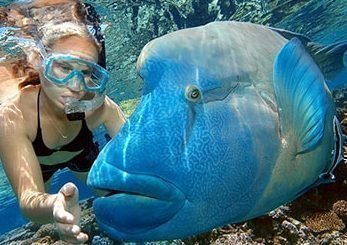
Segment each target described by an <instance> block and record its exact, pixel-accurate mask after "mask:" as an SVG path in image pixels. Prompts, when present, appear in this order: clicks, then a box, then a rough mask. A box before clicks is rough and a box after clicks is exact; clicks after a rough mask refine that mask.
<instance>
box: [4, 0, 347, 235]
mask: <svg viewBox="0 0 347 245" xmlns="http://www.w3.org/2000/svg"><path fill="white" fill-rule="evenodd" d="M23 1H24V0H23ZM254 1H255V0H253V2H254ZM10 2H12V1H8V0H5V1H0V6H4V5H6V4H8V3H10ZM89 2H92V3H95V4H97V5H98V6H97V9H98V10H99V11H100V12H102V13H103V14H105V15H106V16H105V17H106V19H105V20H104V21H105V22H112V21H113V16H112V15H115V14H117V13H116V12H117V8H116V7H115V5H116V3H115V2H116V1H110V0H96V1H89ZM119 2H121V3H122V4H124V2H125V1H119ZM129 2H132V1H129ZM143 2H148V3H147V4H149V2H151V1H143ZM152 2H153V3H152V4H154V2H156V3H157V2H163V1H152ZM167 2H170V1H167ZM180 2H181V1H180ZM187 2H188V1H187ZM210 2H211V1H210ZM237 2H242V1H237ZM263 2H266V1H263ZM283 2H286V1H283ZM293 2H294V1H293ZM298 2H300V1H298ZM302 2H305V5H303V7H302V8H300V9H298V10H296V12H295V14H294V15H288V16H286V17H283V18H279V19H278V21H276V22H275V23H267V24H272V25H273V26H275V27H279V28H284V29H288V30H291V31H295V32H299V33H302V34H305V35H307V36H309V37H310V38H312V39H313V40H314V41H316V42H321V43H324V44H329V43H332V42H336V41H340V40H347V21H346V20H347V8H346V6H347V0H334V1H333V0H311V1H302ZM163 5H164V4H163ZM113 7H114V9H113ZM183 15H184V13H183ZM123 18H124V19H123V20H122V21H123V22H122V23H120V24H119V23H117V24H119V25H120V26H123V27H124V26H128V25H129V26H130V24H129V23H128V22H129V20H128V19H127V18H128V17H127V16H126V15H124V17H123ZM202 19H203V18H202ZM186 22H188V20H186ZM194 24H195V25H199V24H200V25H201V24H205V23H204V22H203V20H202V21H200V22H199V21H197V20H196V21H195V22H194ZM187 26H189V25H187ZM117 28H118V26H114V28H111V29H110V30H109V33H108V34H106V38H107V39H108V40H112V41H113V40H118V39H117V38H118V37H116V36H115V34H114V33H117V32H113V31H114V30H116V29H117ZM119 28H121V27H119ZM117 34H119V32H118V33H117ZM113 35H114V36H113ZM126 38H128V37H126ZM112 41H109V42H106V43H109V44H110V43H112ZM128 42H129V41H128ZM113 43H114V41H113ZM144 43H146V41H144ZM123 44H124V45H129V46H130V47H129V52H130V51H133V50H132V49H131V48H132V46H133V45H134V44H129V43H128V44H127V43H126V41H124V43H123ZM107 49H108V50H109V51H110V52H109V53H108V65H109V69H110V72H111V77H115V78H117V77H119V72H120V71H119V70H116V69H117V68H115V67H116V65H114V63H115V62H114V60H113V59H116V58H115V56H117V55H119V54H118V53H117V52H116V51H115V47H112V45H111V46H108V47H107ZM113 51H114V52H113ZM136 51H138V50H136ZM118 80H122V79H118ZM116 82H117V81H116ZM120 82H123V80H122V81H120ZM123 86H125V87H122V91H123V93H126V94H127V93H128V91H129V88H127V87H130V86H129V85H123ZM115 91H116V92H117V93H118V94H120V93H119V92H118V91H117V90H115ZM124 91H125V92H124ZM111 98H112V96H111ZM96 135H97V138H98V140H99V141H100V144H101V145H103V144H104V143H105V140H104V138H103V131H102V129H100V130H99V131H97V132H96ZM67 181H72V182H74V183H76V185H77V186H78V188H79V189H80V196H81V198H82V199H83V198H87V197H89V196H91V190H90V189H89V188H88V187H86V186H85V185H84V184H83V183H81V182H80V181H79V180H77V179H76V178H75V177H74V176H73V175H72V174H71V173H70V172H68V171H67V170H63V171H60V172H59V173H57V174H55V175H54V177H53V182H52V187H51V189H50V192H51V193H56V192H57V191H58V190H59V188H60V187H61V186H62V185H63V184H65V183H66V182H67ZM5 220H6V222H4V221H5ZM0 221H1V222H0V234H3V233H4V232H6V231H9V230H11V229H13V228H15V227H18V226H19V225H21V224H25V223H26V222H28V221H27V220H26V219H25V218H24V217H23V216H22V215H21V214H20V210H19V207H18V203H17V201H16V198H15V195H14V193H13V192H12V189H11V186H10V185H9V183H8V180H7V178H6V175H5V173H4V171H3V167H2V165H1V164H0Z"/></svg>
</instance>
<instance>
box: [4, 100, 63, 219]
mask: <svg viewBox="0 0 347 245" xmlns="http://www.w3.org/2000/svg"><path fill="white" fill-rule="evenodd" d="M0 120H1V124H0V156H1V160H2V162H3V165H4V169H5V172H6V175H7V177H8V179H9V181H10V183H11V185H12V188H13V191H14V192H15V194H16V195H17V198H18V202H19V205H20V207H21V210H22V211H23V213H24V214H25V216H27V217H28V218H29V219H30V220H32V221H34V222H38V223H47V222H52V221H53V217H52V207H53V203H54V200H55V198H56V196H55V195H48V194H46V193H45V190H44V184H43V179H42V174H41V169H40V165H39V163H38V160H37V157H36V155H35V152H34V150H33V147H32V143H31V141H30V139H29V136H28V135H27V132H26V128H25V122H24V118H23V115H22V113H21V111H20V110H19V109H18V108H17V107H16V106H15V105H14V104H12V105H9V106H7V107H3V108H2V109H1V110H0Z"/></svg>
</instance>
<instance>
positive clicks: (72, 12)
mask: <svg viewBox="0 0 347 245" xmlns="http://www.w3.org/2000/svg"><path fill="white" fill-rule="evenodd" d="M0 12H1V11H0ZM27 13H29V16H30V18H31V20H33V21H31V22H30V25H31V26H30V27H29V28H28V26H26V27H25V28H22V29H25V30H29V31H31V33H30V34H31V35H32V36H33V39H34V40H35V42H33V43H36V44H40V45H39V46H40V47H36V50H40V49H41V51H42V52H41V54H42V53H45V51H49V49H51V48H52V47H53V46H54V44H55V43H56V42H57V41H59V40H62V39H66V38H69V37H72V36H78V37H82V38H86V39H87V40H88V41H90V42H91V43H92V44H94V45H95V47H96V48H97V50H98V51H99V59H98V60H99V64H100V65H101V66H103V67H105V65H106V64H105V63H106V62H105V53H104V52H105V50H104V39H103V35H102V33H101V28H100V22H99V16H98V15H97V14H96V12H95V10H94V8H93V7H92V6H91V5H87V4H81V3H80V2H79V1H72V2H71V1H68V2H65V3H62V4H55V5H53V6H40V7H39V8H35V6H34V7H31V8H29V11H27ZM0 15H1V13H0ZM32 23H34V25H35V26H34V28H33V25H32ZM33 29H35V31H34V32H32V30H33ZM27 34H28V33H27ZM42 49H44V50H42ZM32 50H33V49H30V48H29V49H28V50H27V52H26V50H25V49H23V51H24V53H26V54H27V55H26V56H27V58H26V59H19V60H17V61H15V62H13V64H14V66H13V67H16V68H15V69H17V70H18V71H19V70H20V71H21V73H22V74H25V78H24V80H23V81H22V82H21V83H20V84H19V85H18V88H19V89H21V88H24V87H26V86H30V85H34V86H35V85H39V84H40V79H39V72H38V71H37V70H36V69H35V68H34V67H33V65H32V64H31V63H30V56H31V55H33V52H32ZM36 55H40V54H36ZM18 71H13V72H17V73H18ZM17 73H14V74H17Z"/></svg>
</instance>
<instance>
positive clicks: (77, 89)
mask: <svg viewBox="0 0 347 245" xmlns="http://www.w3.org/2000/svg"><path fill="white" fill-rule="evenodd" d="M49 53H59V54H69V55H73V56H75V57H78V58H81V59H84V60H88V61H91V62H95V63H97V62H98V50H97V48H96V47H95V45H94V44H93V43H92V41H91V40H90V39H88V38H82V37H79V36H71V37H67V38H63V39H60V40H58V41H57V42H56V43H55V44H54V45H53V46H52V48H51V50H50V52H49ZM74 68H75V69H79V68H78V67H74ZM40 82H41V87H42V89H43V91H44V92H45V94H46V95H47V97H48V98H49V99H50V100H51V101H52V102H53V104H55V105H56V106H57V107H58V108H61V109H64V104H65V102H64V101H65V99H66V98H76V99H80V98H82V97H83V96H84V95H85V91H84V90H83V86H82V84H80V83H79V82H78V81H73V82H71V83H70V82H69V83H68V85H67V86H58V85H56V84H54V83H52V82H50V81H48V80H47V78H46V77H45V76H44V75H43V71H42V70H41V72H40Z"/></svg>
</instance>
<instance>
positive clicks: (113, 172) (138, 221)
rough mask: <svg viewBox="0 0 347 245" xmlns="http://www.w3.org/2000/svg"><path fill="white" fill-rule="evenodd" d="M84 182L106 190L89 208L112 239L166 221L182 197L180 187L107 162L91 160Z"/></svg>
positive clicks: (183, 198)
mask: <svg viewBox="0 0 347 245" xmlns="http://www.w3.org/2000/svg"><path fill="white" fill-rule="evenodd" d="M100 173H102V174H100ZM87 183H88V185H90V186H92V187H95V188H97V189H102V190H106V191H109V193H108V194H107V195H106V196H104V197H100V198H97V199H95V200H94V203H93V210H94V213H95V216H96V220H97V222H98V224H99V225H100V227H102V228H103V229H104V230H105V231H106V233H109V234H108V235H109V236H110V237H112V238H114V239H124V236H125V237H126V235H124V234H128V235H136V234H140V233H144V232H146V231H149V230H152V229H154V228H156V227H158V226H160V225H162V224H164V223H166V222H167V221H169V220H170V219H172V218H173V217H174V216H175V215H176V214H177V213H178V212H179V210H180V209H181V208H182V207H183V205H184V203H185V200H186V198H185V196H184V194H183V192H182V191H181V190H179V189H178V188H177V187H176V186H174V185H173V184H171V183H169V182H168V181H166V180H164V179H162V178H160V177H157V176H152V175H147V174H142V173H141V174H139V173H129V172H126V171H124V170H121V169H119V168H117V167H116V166H114V165H112V164H109V163H107V162H97V163H94V165H93V167H92V169H91V171H90V173H89V175H88V180H87ZM108 231H109V232H108ZM115 234H118V235H115Z"/></svg>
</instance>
